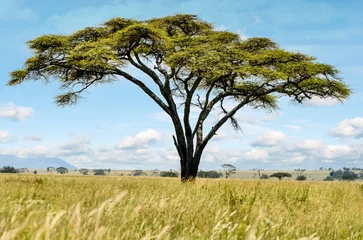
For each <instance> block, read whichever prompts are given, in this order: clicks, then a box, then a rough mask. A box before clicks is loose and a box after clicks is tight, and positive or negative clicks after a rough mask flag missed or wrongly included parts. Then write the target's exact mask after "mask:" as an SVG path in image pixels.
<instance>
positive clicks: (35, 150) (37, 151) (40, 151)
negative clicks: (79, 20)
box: [14, 145, 50, 158]
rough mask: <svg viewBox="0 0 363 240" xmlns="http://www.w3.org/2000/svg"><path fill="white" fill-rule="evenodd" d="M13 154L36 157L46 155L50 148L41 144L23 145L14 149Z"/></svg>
mask: <svg viewBox="0 0 363 240" xmlns="http://www.w3.org/2000/svg"><path fill="white" fill-rule="evenodd" d="M14 153H15V155H17V156H18V157H24V158H36V157H47V156H48V155H49V154H50V150H49V149H48V148H47V147H45V146H42V145H36V146H35V147H25V148H20V149H17V150H15V152H14Z"/></svg>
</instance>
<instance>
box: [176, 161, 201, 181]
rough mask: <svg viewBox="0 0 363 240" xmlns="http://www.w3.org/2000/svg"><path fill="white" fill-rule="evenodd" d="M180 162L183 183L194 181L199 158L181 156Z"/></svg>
mask: <svg viewBox="0 0 363 240" xmlns="http://www.w3.org/2000/svg"><path fill="white" fill-rule="evenodd" d="M180 162H181V181H182V182H183V183H186V182H194V181H195V178H196V177H197V173H198V167H199V162H200V161H199V159H198V158H195V157H193V158H191V159H187V158H184V159H182V158H181V161H180Z"/></svg>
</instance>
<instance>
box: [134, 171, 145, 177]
mask: <svg viewBox="0 0 363 240" xmlns="http://www.w3.org/2000/svg"><path fill="white" fill-rule="evenodd" d="M131 174H132V176H135V177H137V176H147V173H146V172H144V171H142V170H134V171H132V173H131Z"/></svg>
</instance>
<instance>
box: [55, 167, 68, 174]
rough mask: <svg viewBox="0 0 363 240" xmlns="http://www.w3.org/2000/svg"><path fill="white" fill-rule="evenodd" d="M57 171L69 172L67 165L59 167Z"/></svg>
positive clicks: (61, 172)
mask: <svg viewBox="0 0 363 240" xmlns="http://www.w3.org/2000/svg"><path fill="white" fill-rule="evenodd" d="M56 171H57V173H60V174H66V173H68V169H67V168H65V167H59V168H57V169H56Z"/></svg>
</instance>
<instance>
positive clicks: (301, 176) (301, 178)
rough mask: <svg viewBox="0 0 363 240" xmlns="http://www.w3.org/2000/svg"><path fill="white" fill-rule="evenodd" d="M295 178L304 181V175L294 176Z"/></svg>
mask: <svg viewBox="0 0 363 240" xmlns="http://www.w3.org/2000/svg"><path fill="white" fill-rule="evenodd" d="M296 180H298V181H305V180H306V176H305V175H300V176H297V177H296Z"/></svg>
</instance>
